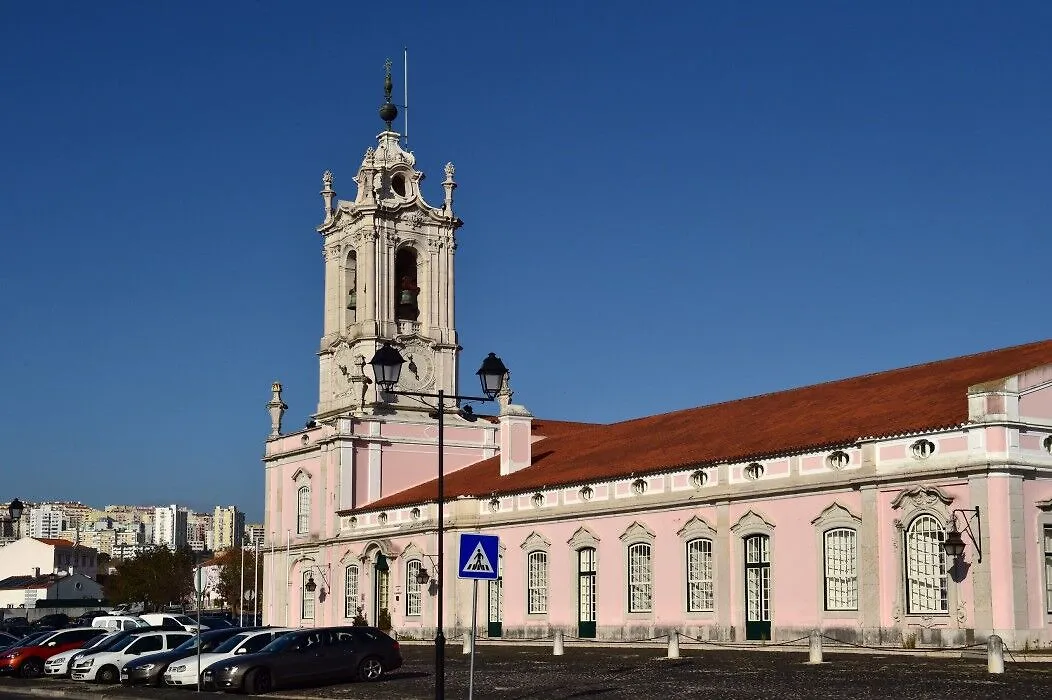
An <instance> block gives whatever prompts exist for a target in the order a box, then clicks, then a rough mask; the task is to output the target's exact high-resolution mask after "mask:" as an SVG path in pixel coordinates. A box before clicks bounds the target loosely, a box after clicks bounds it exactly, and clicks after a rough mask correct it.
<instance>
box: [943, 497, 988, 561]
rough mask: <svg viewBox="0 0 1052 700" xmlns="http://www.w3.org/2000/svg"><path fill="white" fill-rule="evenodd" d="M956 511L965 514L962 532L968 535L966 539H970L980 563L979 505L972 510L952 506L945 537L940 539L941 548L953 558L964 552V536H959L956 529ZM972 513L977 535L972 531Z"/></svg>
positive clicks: (981, 550)
mask: <svg viewBox="0 0 1052 700" xmlns="http://www.w3.org/2000/svg"><path fill="white" fill-rule="evenodd" d="M958 513H965V514H966V515H965V518H964V532H965V533H966V534H967V535H968V539H970V540H971V541H972V545H973V546H974V547H975V553H976V555H977V558H978V561H979V563H982V561H983V521H982V518H981V517H980V515H979V506H976V507H975V509H974V510H972V509H969V508H954V509H953V510H952V511H950V524H949V529H948V530H947V531H946V538H945V539H944V540H943V541H942V550H943V551H944V552H946V554H947V555H949V556H951V557H953V558H954V559H958V558H960V557H961V555H963V554H964V546H965V545H964V538H962V537H961V531H960V530H958V529H957V514H958ZM973 515H974V516H975V527H976V529H977V530H978V531H979V534H978V537H977V536H976V535H974V534H973V533H972V525H971V517H972V516H973Z"/></svg>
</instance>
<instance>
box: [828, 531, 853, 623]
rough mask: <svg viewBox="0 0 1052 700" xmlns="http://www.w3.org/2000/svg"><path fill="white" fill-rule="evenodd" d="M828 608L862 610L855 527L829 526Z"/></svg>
mask: <svg viewBox="0 0 1052 700" xmlns="http://www.w3.org/2000/svg"><path fill="white" fill-rule="evenodd" d="M822 540H823V545H824V546H823V549H824V551H825V600H826V610H858V548H857V544H856V543H857V538H856V535H855V531H854V530H853V529H851V528H847V527H837V528H833V529H832V530H826V532H825V535H823V538H822Z"/></svg>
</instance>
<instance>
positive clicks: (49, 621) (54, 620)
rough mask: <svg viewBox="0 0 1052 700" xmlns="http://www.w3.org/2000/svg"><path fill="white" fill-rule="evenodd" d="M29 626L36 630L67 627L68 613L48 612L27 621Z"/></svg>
mask: <svg viewBox="0 0 1052 700" xmlns="http://www.w3.org/2000/svg"><path fill="white" fill-rule="evenodd" d="M29 627H30V628H31V629H38V630H45V629H52V630H60V629H62V628H63V627H69V615H67V614H66V613H50V614H48V615H44V616H43V617H38V618H37V619H35V620H33V621H32V622H31V623H29Z"/></svg>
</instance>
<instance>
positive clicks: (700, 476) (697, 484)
mask: <svg viewBox="0 0 1052 700" xmlns="http://www.w3.org/2000/svg"><path fill="white" fill-rule="evenodd" d="M707 483H709V474H708V472H706V471H703V470H701V469H699V470H698V471H696V472H694V473H693V474H691V475H690V485H691V486H693V487H694V488H696V489H700V488H701V487H702V486H704V485H705V484H707Z"/></svg>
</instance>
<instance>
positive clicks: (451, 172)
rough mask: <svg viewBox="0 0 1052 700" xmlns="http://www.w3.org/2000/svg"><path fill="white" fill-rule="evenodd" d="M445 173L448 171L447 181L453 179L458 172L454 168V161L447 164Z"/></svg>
mask: <svg viewBox="0 0 1052 700" xmlns="http://www.w3.org/2000/svg"><path fill="white" fill-rule="evenodd" d="M445 171H446V179H447V180H452V179H453V175H454V174H455V173H456V172H457V169H456V168H454V167H453V162H452V161H450V162H449V163H446V167H445Z"/></svg>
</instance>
